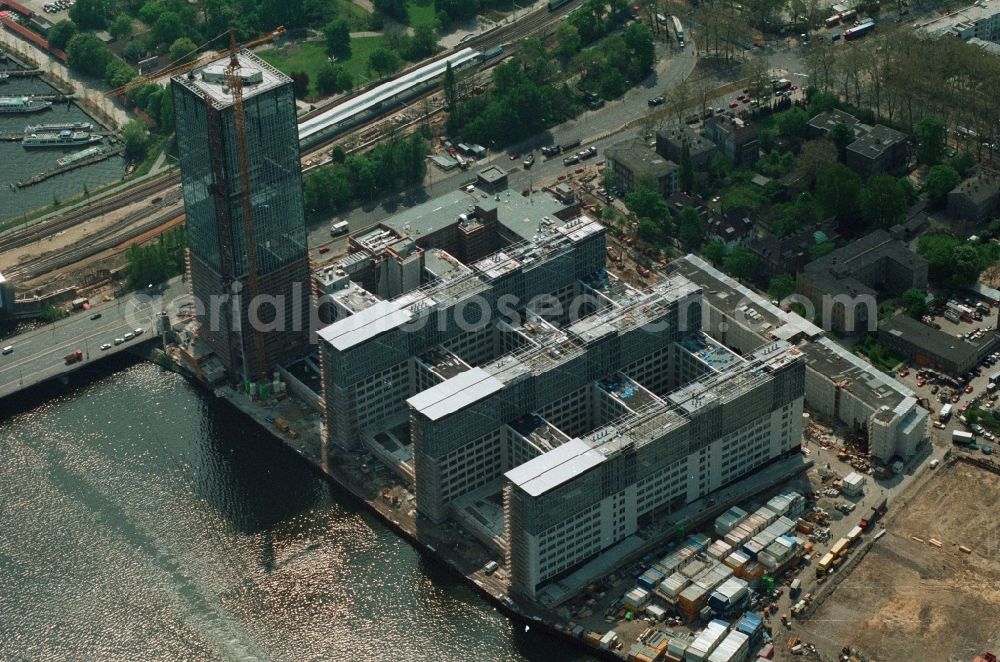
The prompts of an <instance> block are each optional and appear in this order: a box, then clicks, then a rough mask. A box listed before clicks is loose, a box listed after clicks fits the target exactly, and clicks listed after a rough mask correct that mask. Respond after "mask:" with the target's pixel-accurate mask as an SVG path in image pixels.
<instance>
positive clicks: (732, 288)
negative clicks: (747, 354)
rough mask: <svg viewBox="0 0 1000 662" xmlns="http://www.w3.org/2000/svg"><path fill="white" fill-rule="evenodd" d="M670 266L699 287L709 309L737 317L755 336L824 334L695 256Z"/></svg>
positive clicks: (807, 321)
mask: <svg viewBox="0 0 1000 662" xmlns="http://www.w3.org/2000/svg"><path fill="white" fill-rule="evenodd" d="M671 267H673V268H674V269H676V270H677V271H678V272H679V273H680V274H681V275H683V276H685V277H686V278H687V279H688V280H690V281H691V282H693V283H695V284H697V285H699V286H700V287H701V289H702V291H703V292H704V297H705V299H706V300H707V301H708V302H709V303H710V304H711V305H712V307H714V308H716V309H718V310H721V311H722V312H724V313H725V314H727V315H729V316H730V317H735V318H737V319H738V320H739V321H741V323H743V324H744V325H746V326H748V327H749V328H750V329H751V330H753V331H754V332H755V333H757V334H758V335H761V336H768V335H771V336H774V337H776V338H780V339H782V340H790V339H792V338H794V337H795V336H796V335H799V334H802V335H804V336H806V337H807V338H816V337H819V336H821V335H822V334H823V329H821V328H819V327H818V326H816V325H815V324H813V323H812V322H810V321H809V320H807V319H805V318H803V317H802V316H800V315H798V314H797V313H793V312H788V311H784V310H782V309H781V308H779V307H778V306H775V305H774V304H773V303H771V302H770V301H768V300H767V299H766V298H764V297H763V296H762V295H760V294H758V293H757V292H754V291H753V290H751V289H750V288H748V287H746V286H745V285H742V284H741V283H739V282H738V281H736V280H735V279H733V278H731V277H730V276H727V275H726V274H724V273H722V272H721V271H719V270H718V269H716V268H715V267H713V266H712V265H711V264H709V263H708V262H706V261H705V260H703V259H702V258H700V257H698V256H697V255H691V254H688V255H685V256H684V257H682V258H679V259H677V260H674V261H673V262H672V263H671Z"/></svg>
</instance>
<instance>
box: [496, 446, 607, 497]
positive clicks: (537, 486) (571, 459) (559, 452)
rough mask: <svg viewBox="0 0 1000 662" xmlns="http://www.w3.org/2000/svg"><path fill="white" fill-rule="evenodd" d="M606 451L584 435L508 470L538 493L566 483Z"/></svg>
mask: <svg viewBox="0 0 1000 662" xmlns="http://www.w3.org/2000/svg"><path fill="white" fill-rule="evenodd" d="M604 459H605V458H604V455H602V454H600V453H598V452H597V451H595V450H594V449H592V448H591V447H590V446H589V445H588V444H587V443H586V442H584V441H582V440H581V439H572V440H570V441H567V442H566V443H565V444H563V445H562V446H559V447H557V448H555V449H553V450H551V451H549V452H548V453H544V454H542V455H539V456H538V457H536V458H534V459H531V460H528V461H527V462H525V463H524V464H522V465H520V466H518V467H515V468H513V469H511V470H510V471H508V472H507V473H506V474H504V475H505V476H506V477H507V480H509V481H510V482H512V483H514V484H515V485H517V486H518V487H520V488H521V489H522V490H524V491H525V492H527V493H528V494H529V495H530V496H533V497H537V496H539V495H542V494H544V493H546V492H548V491H549V490H551V489H553V488H555V487H558V486H559V485H562V484H563V483H565V482H566V481H568V480H570V479H572V478H573V477H574V476H578V475H580V474H582V473H583V472H584V471H587V470H588V469H592V468H593V467H596V466H597V465H598V464H600V463H601V462H603V461H604Z"/></svg>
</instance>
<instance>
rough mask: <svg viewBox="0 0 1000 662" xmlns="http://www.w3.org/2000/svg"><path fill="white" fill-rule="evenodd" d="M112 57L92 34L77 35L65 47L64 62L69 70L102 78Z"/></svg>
mask: <svg viewBox="0 0 1000 662" xmlns="http://www.w3.org/2000/svg"><path fill="white" fill-rule="evenodd" d="M74 6H75V5H74ZM113 57H114V55H113V54H112V53H111V51H110V50H109V49H108V47H107V46H105V45H104V43H103V42H102V41H101V40H100V39H98V38H97V37H95V36H94V35H92V34H86V33H80V34H77V35H75V36H74V37H73V38H72V39H70V40H69V44H68V45H67V46H66V61H67V63H68V64H69V66H70V68H72V69H74V70H76V71H79V72H80V73H83V74H87V75H89V76H94V77H95V78H96V77H99V78H103V77H104V74H105V72H106V71H107V69H108V63H109V62H111V59H112V58H113Z"/></svg>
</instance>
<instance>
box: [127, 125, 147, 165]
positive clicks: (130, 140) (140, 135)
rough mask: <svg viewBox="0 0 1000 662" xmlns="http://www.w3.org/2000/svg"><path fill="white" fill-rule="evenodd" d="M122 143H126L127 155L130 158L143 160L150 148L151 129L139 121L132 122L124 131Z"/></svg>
mask: <svg viewBox="0 0 1000 662" xmlns="http://www.w3.org/2000/svg"><path fill="white" fill-rule="evenodd" d="M122 142H124V143H125V153H126V154H127V155H128V156H129V157H131V158H133V159H141V158H143V157H144V156H145V155H146V148H147V147H148V146H149V129H147V128H146V125H145V124H143V123H142V122H140V121H139V120H131V121H130V122H129V123H128V124H126V125H125V127H124V128H123V129H122Z"/></svg>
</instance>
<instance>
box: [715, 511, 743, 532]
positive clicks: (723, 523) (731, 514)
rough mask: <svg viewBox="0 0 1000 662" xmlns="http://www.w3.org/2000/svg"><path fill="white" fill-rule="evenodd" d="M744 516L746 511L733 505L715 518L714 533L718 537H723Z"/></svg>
mask: <svg viewBox="0 0 1000 662" xmlns="http://www.w3.org/2000/svg"><path fill="white" fill-rule="evenodd" d="M746 518H747V512H746V511H745V510H743V509H742V508H740V507H738V506H733V507H732V508H730V509H729V510H727V511H726V512H724V513H722V514H721V515H719V516H718V517H716V518H715V535H717V536H719V537H720V538H722V537H724V536H725V535H726V534H727V533H729V532H730V531H732V530H733V529H735V528H736V525H738V524H739V523H740V522H742V521H743V520H745V519H746Z"/></svg>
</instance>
